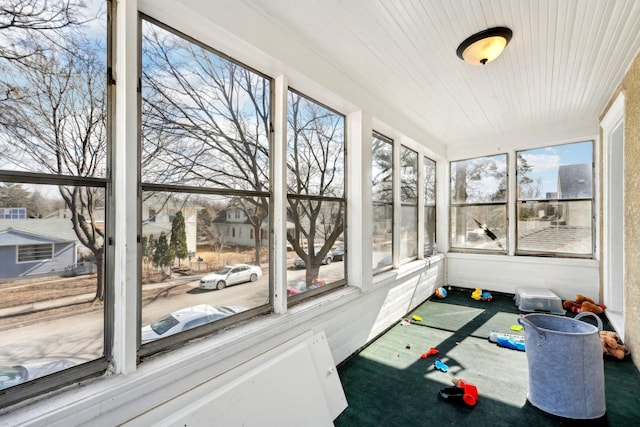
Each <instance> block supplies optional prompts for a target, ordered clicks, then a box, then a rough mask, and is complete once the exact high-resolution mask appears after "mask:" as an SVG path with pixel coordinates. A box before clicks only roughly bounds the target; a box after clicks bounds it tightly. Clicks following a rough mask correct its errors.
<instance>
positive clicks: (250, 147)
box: [141, 21, 270, 191]
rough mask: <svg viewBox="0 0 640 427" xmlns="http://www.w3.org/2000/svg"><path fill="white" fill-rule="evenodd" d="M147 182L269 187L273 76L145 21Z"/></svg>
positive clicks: (144, 150)
mask: <svg viewBox="0 0 640 427" xmlns="http://www.w3.org/2000/svg"><path fill="white" fill-rule="evenodd" d="M142 35H143V40H142V127H143V135H142V137H143V141H142V165H141V167H142V172H141V173H142V180H143V182H152V183H156V184H180V185H190V186H206V187H213V188H223V189H236V190H250V191H268V190H269V182H270V180H269V155H268V154H269V137H268V135H269V134H268V128H269V127H268V124H269V120H270V119H269V108H270V107H269V99H270V98H269V85H270V84H269V80H267V79H265V78H263V77H261V76H259V75H258V74H256V73H253V72H251V71H250V70H248V69H246V68H244V67H242V66H240V65H238V64H236V63H234V62H231V61H229V60H227V59H224V58H222V57H220V56H219V55H216V54H215V53H213V52H212V51H211V50H209V49H206V48H204V47H201V46H199V45H196V44H194V43H192V42H189V41H187V40H186V39H184V38H182V37H180V36H178V35H176V34H173V33H171V32H169V31H167V30H165V29H163V28H160V27H159V26H157V25H154V24H152V23H149V22H146V21H144V22H143V26H142Z"/></svg>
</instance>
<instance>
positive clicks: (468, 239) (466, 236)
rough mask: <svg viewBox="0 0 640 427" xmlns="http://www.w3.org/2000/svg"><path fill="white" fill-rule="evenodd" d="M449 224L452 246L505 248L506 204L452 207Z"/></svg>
mask: <svg viewBox="0 0 640 427" xmlns="http://www.w3.org/2000/svg"><path fill="white" fill-rule="evenodd" d="M451 224H452V227H451V247H452V248H464V249H483V250H497V251H504V250H506V247H507V227H506V224H507V207H506V205H483V206H462V207H453V208H451Z"/></svg>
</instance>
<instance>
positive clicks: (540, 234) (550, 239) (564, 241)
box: [518, 200, 593, 255]
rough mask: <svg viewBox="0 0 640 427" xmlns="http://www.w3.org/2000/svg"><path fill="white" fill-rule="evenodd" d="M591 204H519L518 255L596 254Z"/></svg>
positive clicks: (581, 202)
mask: <svg viewBox="0 0 640 427" xmlns="http://www.w3.org/2000/svg"><path fill="white" fill-rule="evenodd" d="M591 206H592V203H591V201H590V200H589V201H574V202H570V201H569V202H556V201H553V202H546V201H540V202H535V201H533V202H532V201H530V202H523V203H518V252H527V251H529V252H553V253H557V254H573V255H591V254H592V253H593V241H592V228H593V227H592V216H593V212H592V211H591Z"/></svg>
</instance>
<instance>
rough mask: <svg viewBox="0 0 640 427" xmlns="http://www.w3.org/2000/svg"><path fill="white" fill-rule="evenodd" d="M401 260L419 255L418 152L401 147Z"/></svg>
mask: <svg viewBox="0 0 640 427" xmlns="http://www.w3.org/2000/svg"><path fill="white" fill-rule="evenodd" d="M400 206H401V209H400V224H401V227H400V261H401V262H407V261H410V260H412V259H415V258H416V257H417V256H418V153H417V152H415V151H413V150H411V149H409V148H407V147H405V146H401V147H400Z"/></svg>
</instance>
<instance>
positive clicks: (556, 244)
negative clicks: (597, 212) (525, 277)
mask: <svg viewBox="0 0 640 427" xmlns="http://www.w3.org/2000/svg"><path fill="white" fill-rule="evenodd" d="M517 179H518V203H517V206H518V209H517V217H518V222H517V235H518V240H517V247H516V251H517V253H518V254H523V255H525V254H545V255H558V256H573V257H591V256H593V142H592V141H587V142H579V143H573V144H565V145H556V146H551V147H546V148H537V149H533V150H526V151H519V152H518V153H517Z"/></svg>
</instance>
